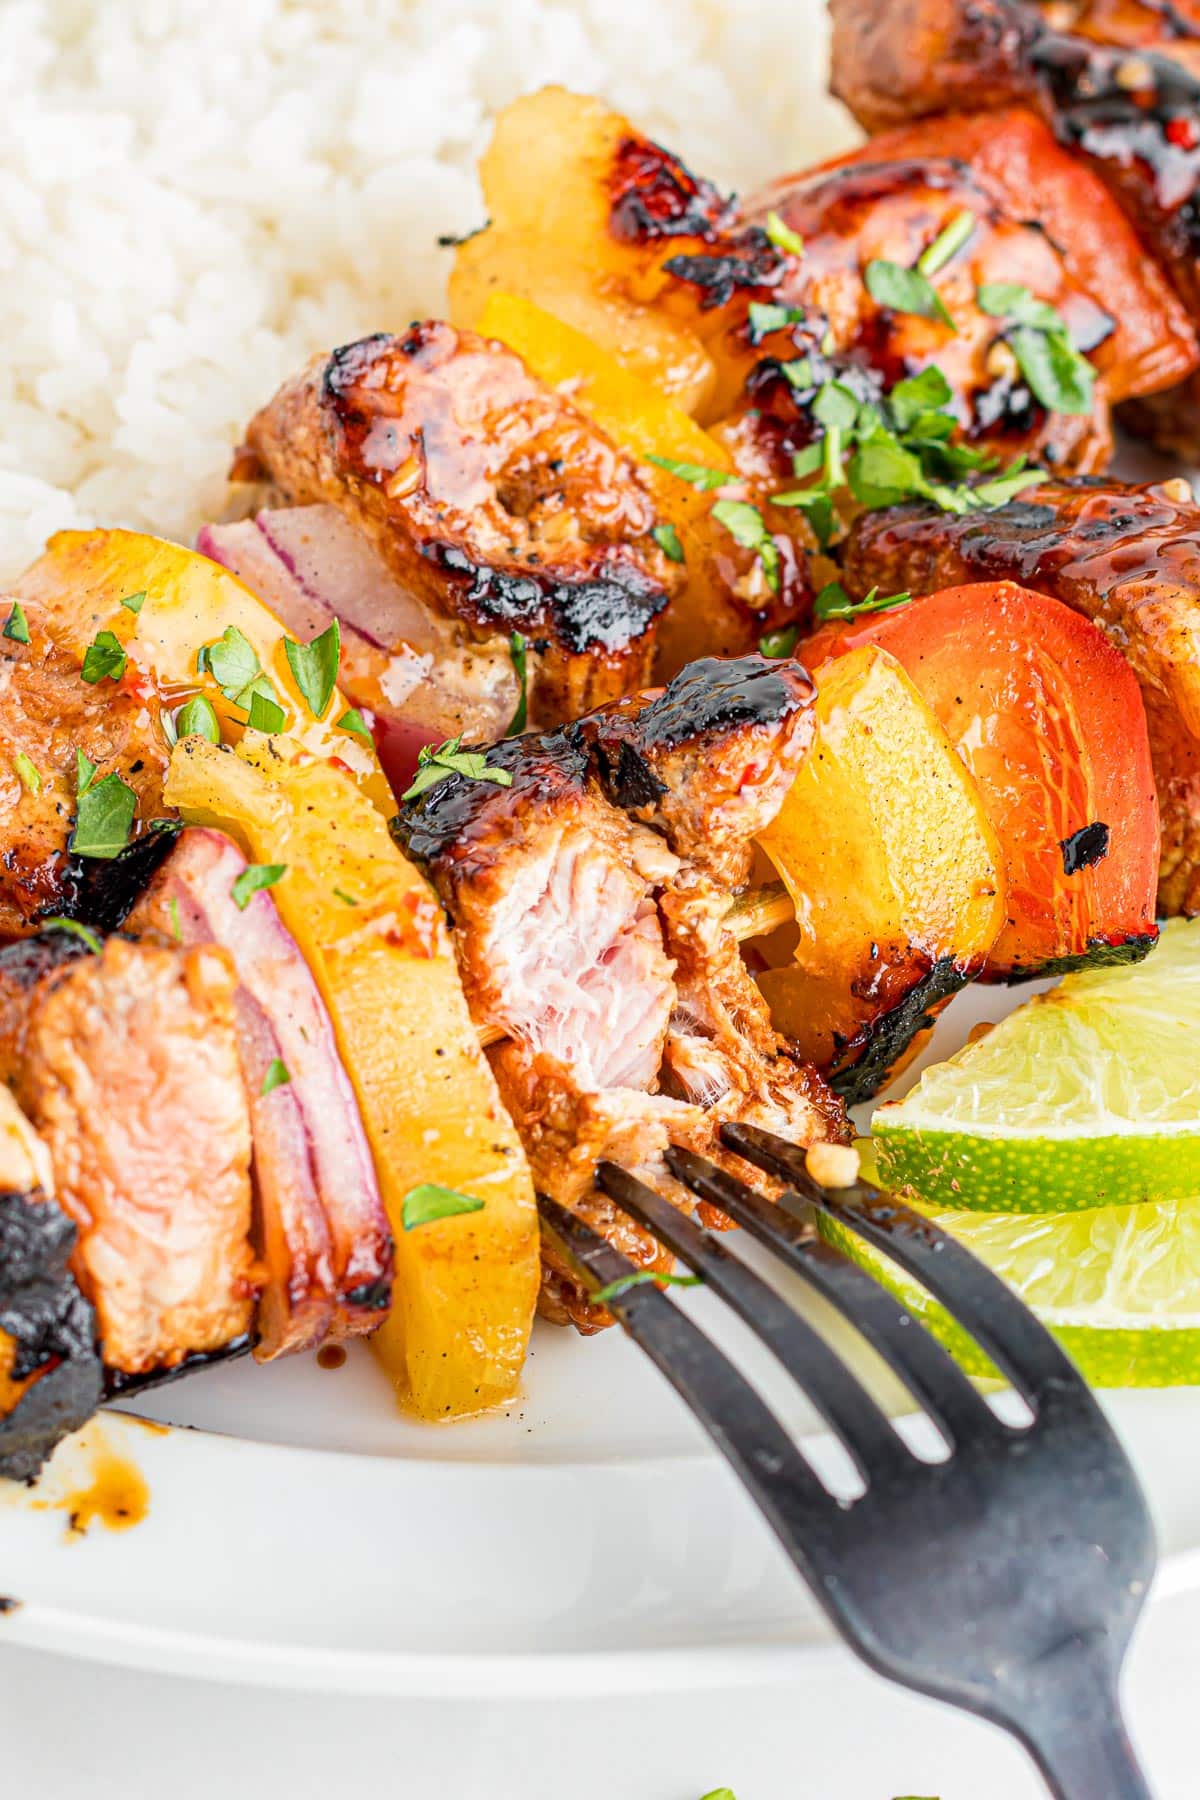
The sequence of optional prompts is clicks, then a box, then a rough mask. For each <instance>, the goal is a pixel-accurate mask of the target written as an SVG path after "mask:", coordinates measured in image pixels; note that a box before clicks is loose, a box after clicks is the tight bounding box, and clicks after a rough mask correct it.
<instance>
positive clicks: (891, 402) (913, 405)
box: [887, 363, 954, 431]
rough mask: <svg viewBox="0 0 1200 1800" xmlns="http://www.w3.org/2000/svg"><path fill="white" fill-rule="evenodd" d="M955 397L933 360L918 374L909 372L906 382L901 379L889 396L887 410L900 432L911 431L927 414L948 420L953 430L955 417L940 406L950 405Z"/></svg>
mask: <svg viewBox="0 0 1200 1800" xmlns="http://www.w3.org/2000/svg"><path fill="white" fill-rule="evenodd" d="M953 398H954V390H953V388H952V387H951V386H950V383H949V382H948V381H947V380H946V377H945V376H944V375H943V374H942V371H941V370H940V369H939V368H938V366H937V364H936V363H930V365H929V367H928V368H927V369H922V370H921V372H920V374H919V375H910V376H908V377H907V379H906V380H904V381H898V382H897V383H896V385H895V387H894V388H892V389H891V390H890V392H889V394H888V397H887V403H888V410H889V411H890V413H891V415H892V422H893V424H894V425H895V427H896V430H897V431H910V430H911V429H912V428H913V426H915V425H916V423H917V421H918V420H919V419H922V418H923V417H924V416H925V414H926V413H931V414H933V415H934V416H935V417H937V418H942V419H944V420H945V422H946V425H947V427H948V428H949V429H950V430H953V428H954V420H953V419H952V418H951V417H950V415H949V414H948V413H942V412H941V411H940V408H942V407H943V406H948V405H949V404H950V402H951V400H953Z"/></svg>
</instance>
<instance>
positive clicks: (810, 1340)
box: [596, 1162, 913, 1485]
mask: <svg viewBox="0 0 1200 1800" xmlns="http://www.w3.org/2000/svg"><path fill="white" fill-rule="evenodd" d="M596 1186H597V1187H598V1188H600V1189H601V1191H602V1192H603V1193H605V1194H607V1195H608V1196H609V1198H610V1199H611V1200H615V1201H616V1203H617V1205H618V1206H620V1207H621V1208H623V1210H624V1211H625V1212H627V1213H630V1214H631V1215H632V1217H633V1218H635V1219H637V1220H638V1222H639V1223H640V1224H642V1225H645V1226H647V1227H648V1228H649V1229H650V1230H651V1231H652V1232H653V1233H654V1235H655V1237H656V1238H658V1240H659V1241H660V1243H663V1244H665V1245H666V1246H667V1248H668V1249H669V1250H673V1251H674V1253H675V1255H676V1256H678V1257H681V1258H682V1260H683V1261H684V1262H685V1263H686V1264H687V1266H688V1267H689V1268H690V1269H694V1270H695V1271H696V1273H697V1274H698V1275H700V1276H702V1277H703V1279H704V1282H705V1284H706V1286H708V1287H710V1288H712V1290H713V1292H714V1293H717V1294H719V1295H720V1296H721V1298H722V1300H724V1301H725V1302H726V1303H727V1304H728V1305H729V1306H731V1307H732V1308H733V1310H734V1312H736V1313H737V1315H738V1317H739V1318H741V1319H744V1320H745V1322H746V1324H747V1325H748V1326H749V1327H750V1329H751V1330H752V1331H753V1332H754V1334H755V1336H756V1337H758V1338H760V1339H761V1340H762V1342H763V1343H764V1344H766V1345H767V1346H768V1347H769V1349H770V1350H771V1352H772V1354H773V1355H774V1356H775V1357H777V1358H778V1360H779V1361H780V1362H781V1363H782V1364H783V1367H784V1368H785V1369H786V1370H787V1372H788V1374H789V1375H790V1376H791V1377H792V1379H793V1381H795V1382H796V1384H797V1386H798V1387H800V1388H801V1389H802V1390H803V1392H804V1393H805V1394H807V1395H808V1397H809V1399H810V1400H811V1401H812V1403H813V1405H814V1406H815V1407H816V1409H817V1411H818V1412H819V1413H820V1414H821V1417H822V1418H823V1419H824V1420H825V1421H826V1423H827V1424H828V1425H829V1426H830V1428H831V1429H832V1430H833V1431H835V1432H836V1433H837V1435H838V1437H839V1438H840V1439H841V1440H842V1442H843V1444H844V1445H845V1446H846V1449H847V1450H848V1451H849V1453H850V1455H851V1457H852V1458H853V1460H854V1463H855V1465H856V1467H857V1469H858V1472H859V1474H860V1475H861V1476H862V1478H863V1480H864V1481H865V1482H866V1483H867V1484H868V1485H871V1484H873V1483H874V1482H877V1481H879V1480H880V1479H881V1478H885V1477H886V1476H888V1475H890V1474H891V1473H893V1472H894V1471H895V1470H896V1469H897V1467H898V1465H900V1464H908V1463H910V1462H911V1461H912V1460H913V1458H912V1452H911V1451H910V1450H909V1448H908V1446H907V1445H906V1444H905V1442H904V1440H903V1439H902V1438H901V1437H900V1436H899V1434H898V1433H897V1432H896V1431H895V1430H894V1429H893V1427H892V1425H891V1422H890V1421H889V1419H888V1417H887V1414H886V1413H885V1412H884V1411H883V1409H882V1408H881V1407H880V1406H879V1405H877V1403H876V1402H875V1401H874V1400H873V1399H872V1398H871V1396H870V1394H869V1393H868V1392H867V1390H866V1388H864V1387H863V1385H862V1383H861V1382H860V1381H859V1380H858V1378H857V1376H855V1375H853V1374H851V1372H850V1370H849V1369H848V1368H847V1367H846V1364H845V1363H844V1362H843V1361H842V1359H841V1357H840V1356H838V1355H837V1354H836V1352H835V1351H833V1350H831V1349H830V1347H829V1345H828V1344H827V1343H826V1342H825V1339H824V1338H823V1337H822V1336H821V1334H820V1333H819V1332H818V1331H816V1330H815V1329H814V1328H813V1326H811V1325H810V1324H809V1323H808V1321H807V1320H806V1319H802V1318H801V1317H800V1315H799V1313H797V1312H796V1311H795V1310H794V1309H793V1308H792V1307H791V1306H790V1305H789V1304H788V1302H787V1301H786V1300H784V1299H783V1298H782V1296H781V1295H779V1294H777V1293H776V1292H775V1290H774V1288H772V1287H769V1286H768V1285H767V1283H766V1282H765V1281H764V1280H763V1279H762V1277H761V1276H759V1275H757V1274H756V1273H755V1271H754V1270H753V1269H751V1268H748V1267H747V1266H746V1264H745V1263H743V1262H741V1261H740V1260H739V1259H738V1258H737V1257H736V1256H733V1255H731V1254H730V1252H729V1251H728V1250H727V1249H726V1247H725V1245H724V1244H722V1243H721V1242H720V1240H719V1239H718V1238H716V1237H714V1236H713V1235H712V1233H711V1232H707V1231H704V1230H703V1229H702V1228H701V1227H700V1226H699V1225H697V1224H696V1222H695V1220H694V1219H689V1218H688V1217H687V1215H686V1214H685V1213H681V1212H680V1211H679V1209H678V1207H675V1206H672V1204H671V1202H670V1201H669V1200H665V1199H664V1198H663V1196H662V1195H661V1194H659V1193H656V1192H655V1190H654V1189H653V1188H652V1187H648V1186H647V1185H646V1183H645V1182H643V1181H639V1180H638V1179H637V1177H636V1176H635V1175H631V1174H630V1173H629V1171H628V1170H627V1169H623V1168H621V1167H620V1165H619V1164H617V1163H611V1162H602V1163H600V1164H598V1166H597V1168H596Z"/></svg>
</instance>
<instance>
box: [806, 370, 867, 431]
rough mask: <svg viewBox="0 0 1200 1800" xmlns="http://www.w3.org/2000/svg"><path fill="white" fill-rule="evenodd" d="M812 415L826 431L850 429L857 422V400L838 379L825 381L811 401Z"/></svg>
mask: <svg viewBox="0 0 1200 1800" xmlns="http://www.w3.org/2000/svg"><path fill="white" fill-rule="evenodd" d="M812 415H813V418H814V419H815V420H816V421H817V423H818V425H824V427H825V429H826V430H827V431H829V430H834V431H852V430H853V429H854V426H855V425H856V424H857V422H858V401H857V399H856V398H855V396H854V395H853V394H852V393H851V392H850V389H849V388H848V387H843V385H842V383H841V382H840V381H827V382H826V383H825V385H824V386H823V387H822V389H821V391H820V393H819V394H818V395H817V397H816V399H815V400H814V401H813V403H812Z"/></svg>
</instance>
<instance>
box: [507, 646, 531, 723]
mask: <svg viewBox="0 0 1200 1800" xmlns="http://www.w3.org/2000/svg"><path fill="white" fill-rule="evenodd" d="M525 649H526V642H525V639H524V637H522V635H521V633H520V632H519V631H514V632H513V633H512V634H511V636H510V637H509V640H508V654H509V655H510V656H511V657H512V666H513V674H514V675H515V676H516V678H517V689H518V693H517V710H516V711H515V712H514V714H513V716H512V718H511V719H510V720H509V724H508V730H507V731H506V732H505V734H504V735H505V737H520V735H521V733H522V732H523V731H524V729H525V722H526V720H527V718H528V717H529V688H528V681H527V678H526V666H525Z"/></svg>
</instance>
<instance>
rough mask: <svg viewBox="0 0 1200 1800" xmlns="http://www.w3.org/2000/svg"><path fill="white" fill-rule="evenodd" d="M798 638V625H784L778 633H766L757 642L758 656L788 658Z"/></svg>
mask: <svg viewBox="0 0 1200 1800" xmlns="http://www.w3.org/2000/svg"><path fill="white" fill-rule="evenodd" d="M799 636H800V627H799V626H798V625H784V626H782V627H781V628H780V630H778V631H768V632H767V634H766V636H765V637H760V638H759V640H758V650H759V655H760V656H790V655H791V654H792V651H793V650H794V649H795V648H796V640H797V638H798V637H799Z"/></svg>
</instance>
